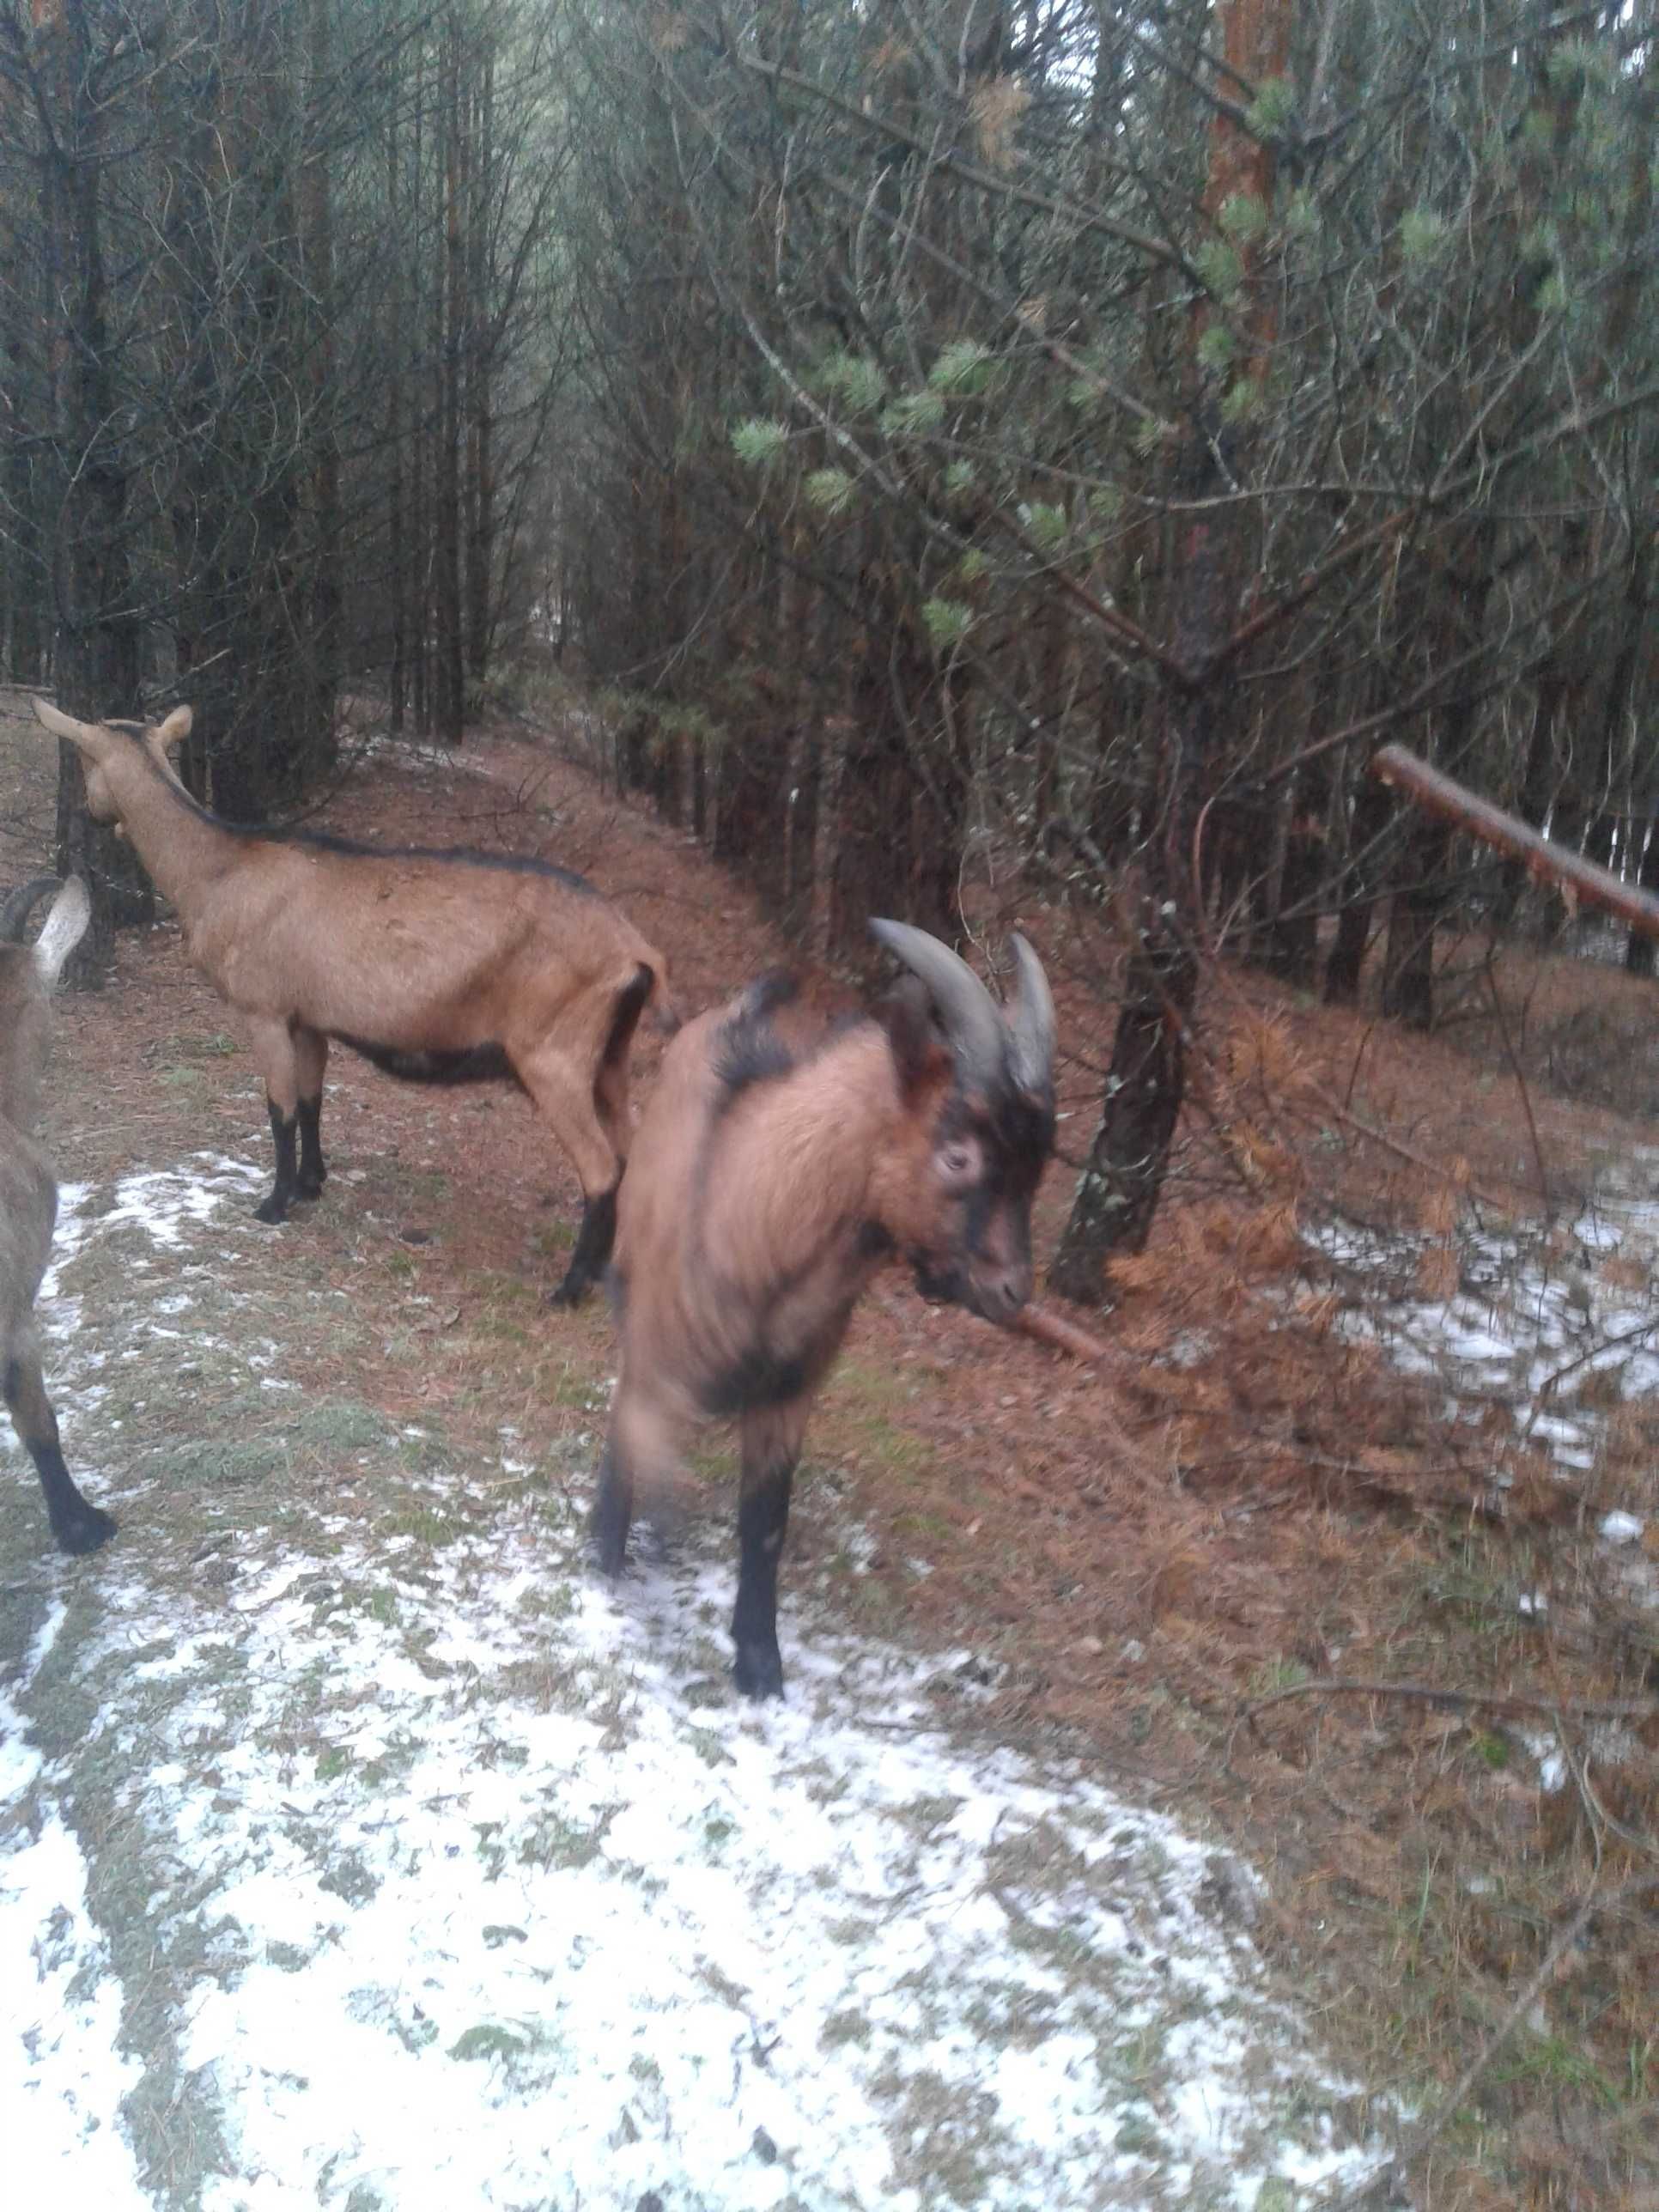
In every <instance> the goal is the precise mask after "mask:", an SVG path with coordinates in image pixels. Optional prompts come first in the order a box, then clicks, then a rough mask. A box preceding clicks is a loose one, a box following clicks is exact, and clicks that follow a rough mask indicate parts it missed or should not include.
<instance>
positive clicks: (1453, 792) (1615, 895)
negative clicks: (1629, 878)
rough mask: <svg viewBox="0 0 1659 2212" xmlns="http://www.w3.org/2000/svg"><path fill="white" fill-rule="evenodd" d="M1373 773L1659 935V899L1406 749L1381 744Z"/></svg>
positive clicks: (1541, 873)
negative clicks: (1475, 792) (1557, 841)
mask: <svg viewBox="0 0 1659 2212" xmlns="http://www.w3.org/2000/svg"><path fill="white" fill-rule="evenodd" d="M1370 771H1371V774H1372V775H1374V776H1376V777H1377V778H1378V779H1379V781H1382V782H1383V783H1386V784H1388V785H1389V786H1390V787H1392V788H1394V789H1396V790H1399V791H1401V792H1403V793H1405V795H1406V797H1407V799H1410V800H1411V801H1412V803H1413V805H1415V806H1420V807H1422V808H1423V809H1424V811H1425V812H1426V813H1430V814H1437V815H1439V816H1440V817H1441V818H1442V820H1443V821H1446V822H1449V823H1453V824H1454V825H1455V827H1456V828H1457V829H1467V830H1468V833H1469V835H1470V836H1472V837H1478V838H1480V842H1482V844H1486V845H1495V846H1496V847H1497V848H1498V851H1499V852H1500V853H1508V854H1510V855H1511V856H1512V857H1513V858H1514V859H1516V860H1520V861H1521V862H1522V863H1523V864H1524V866H1525V867H1526V869H1527V872H1528V874H1529V875H1531V876H1534V877H1535V878H1539V879H1540V880H1541V881H1543V882H1546V883H1554V884H1560V886H1561V887H1562V889H1563V890H1565V891H1566V892H1567V893H1568V894H1569V895H1570V896H1571V897H1573V898H1576V899H1582V900H1583V902H1584V903H1585V904H1586V905H1587V906H1599V907H1604V908H1606V909H1607V912H1608V913H1609V914H1612V915H1617V916H1618V917H1619V919H1620V921H1622V922H1625V923H1626V924H1627V925H1628V926H1629V927H1631V928H1632V929H1635V930H1639V931H1640V932H1641V933H1642V935H1643V936H1644V937H1659V898H1655V897H1653V896H1651V895H1650V893H1649V892H1647V891H1644V890H1638V889H1637V888H1636V886H1635V885H1634V884H1627V883H1624V882H1622V881H1621V880H1620V878H1619V877H1617V876H1615V875H1614V874H1613V872H1612V871H1611V870H1610V869H1608V868H1601V867H1598V866H1596V864H1595V861H1594V860H1585V858H1584V857H1583V854H1582V853H1575V852H1573V851H1572V850H1571V848H1569V847H1567V846H1565V845H1558V844H1557V843H1556V842H1555V841H1554V839H1553V838H1551V837H1542V836H1540V835H1539V833H1538V832H1537V830H1536V829H1528V827H1527V825H1526V823H1524V822H1522V820H1521V819H1520V818H1519V817H1518V816H1516V815H1514V814H1507V813H1505V812H1504V809H1503V808H1502V807H1501V806H1494V805H1492V801H1491V800H1490V799H1479V798H1477V797H1476V796H1475V794H1474V792H1472V791H1470V790H1469V789H1468V787H1467V786H1465V785H1463V784H1461V783H1459V782H1457V781H1456V780H1455V778H1454V777H1452V776H1449V775H1445V774H1443V771H1442V770H1441V769H1437V768H1431V767H1430V766H1429V764H1428V763H1427V762H1426V761H1420V760H1419V758H1418V757H1417V755H1416V754H1415V753H1413V752H1409V751H1407V749H1406V747H1405V746H1404V745H1384V746H1383V747H1382V748H1381V750H1379V751H1377V752H1376V753H1375V754H1373V755H1372V757H1371V762H1370Z"/></svg>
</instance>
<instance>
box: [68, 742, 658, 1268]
mask: <svg viewBox="0 0 1659 2212" xmlns="http://www.w3.org/2000/svg"><path fill="white" fill-rule="evenodd" d="M34 712H35V714H36V716H37V717H38V718H39V720H40V722H41V723H42V724H43V725H44V726H46V728H47V729H48V730H50V731H52V732H53V734H54V735H55V736H57V737H59V738H66V739H67V740H68V741H69V743H70V744H72V745H74V746H75V747H76V750H77V751H78V752H79V754H80V756H81V762H82V769H83V770H84V772H85V777H86V786H87V804H88V809H89V810H90V811H91V813H92V814H93V816H94V818H95V819H96V820H98V821H100V822H114V821H119V823H121V825H122V827H123V829H125V832H126V834H127V836H129V837H130V838H131V841H132V843H133V845H134V847H135V848H137V853H138V855H139V858H140V859H141V860H143V863H144V866H146V867H147V868H148V869H149V872H150V874H151V876H152V877H153V878H154V879H155V884H156V888H157V889H158V890H160V891H161V893H162V895H163V896H165V897H166V898H167V899H169V900H171V901H172V902H173V906H174V907H175V908H177V910H178V915H179V922H180V924H181V926H182V927H183V929H184V933H185V950H186V951H187V953H188V954H189V957H190V958H191V962H192V963H194V965H195V966H196V967H197V968H198V969H200V970H201V972H202V974H203V975H204V976H205V977H206V978H207V980H208V981H209V982H210V983H211V984H212V986H213V987H214V988H215V990H216V991H217V992H218V993H219V994H220V996H221V997H222V999H224V1000H226V1001H227V1002H228V1004H229V1005H230V1006H232V1007H233V1008H234V1010H235V1011H236V1012H237V1013H238V1014H240V1017H241V1018H242V1021H243V1024H244V1025H245V1027H246V1031H247V1035H248V1039H249V1042H250V1043H251V1045H252V1050H253V1054H254V1057H255V1060H256V1061H257V1063H258V1067H259V1071H260V1073H261V1074H262V1075H263V1077H264V1083H265V1092H266V1103H267V1107H268V1110H269V1113H270V1129H271V1139H272V1142H273V1145H274V1146H275V1150H276V1182H275V1185H274V1187H273V1188H272V1190H271V1192H270V1196H269V1197H268V1198H266V1199H265V1200H264V1203H263V1204H262V1205H261V1206H258V1208H257V1209H256V1212H257V1214H258V1218H259V1219H260V1220H261V1221H281V1220H283V1218H285V1217H286V1215H287V1213H288V1210H289V1205H290V1203H291V1202H292V1201H293V1200H295V1199H296V1198H297V1199H309V1198H315V1197H317V1196H318V1195H319V1193H320V1191H321V1189H322V1187H323V1182H324V1179H325V1176H326V1174H327V1169H326V1167H325V1164H324V1160H323V1152H322V1143H321V1114H322V1102H323V1071H324V1068H325V1065H326V1062H327V1059H328V1048H329V1045H330V1043H331V1042H337V1043H340V1044H344V1045H349V1047H350V1048H352V1049H353V1050H354V1051H356V1052H359V1053H362V1054H363V1055H364V1057H365V1058H366V1059H368V1060H372V1061H373V1062H374V1064H375V1065H376V1066H379V1067H381V1068H384V1069H385V1070H386V1072H387V1073H389V1074H392V1075H396V1076H399V1077H401V1078H403V1079H404V1080H406V1081H410V1082H426V1083H446V1084H447V1083H475V1082H483V1081H492V1080H494V1081H503V1080H504V1081H510V1082H516V1083H518V1084H519V1085H520V1086H521V1087H522V1088H523V1089H524V1090H525V1091H527V1092H528V1093H529V1095H530V1097H531V1098H532V1100H533V1102H534V1103H535V1105H536V1107H537V1109H538V1112H539V1113H540V1114H541V1115H542V1116H543V1118H544V1121H546V1122H547V1123H548V1125H549V1127H550V1128H551V1130H552V1132H553V1133H554V1135H555V1136H556V1138H557V1139H559V1141H560V1143H561V1144H562V1146H564V1148H565V1150H566V1152H568V1154H569V1155H570V1158H571V1160H572V1162H573V1164H574V1167H575V1170H576V1173H577V1175H578V1176H579V1177H580V1182H581V1187H582V1199H583V1209H582V1224H581V1231H580V1235H579V1236H578V1237H577V1239H576V1246H575V1250H574V1253H573V1254H572V1255H571V1260H570V1265H569V1267H568V1271H567V1273H566V1274H565V1277H564V1279H563V1281H562V1283H561V1284H560V1285H559V1287H558V1289H557V1291H555V1293H554V1297H555V1298H556V1300H558V1301H560V1302H562V1303H566V1304H574V1303H575V1301H576V1300H577V1299H579V1298H580V1297H581V1296H582V1294H583V1293H584V1292H585V1291H586V1290H587V1289H588V1288H589V1286H590V1285H592V1282H593V1281H594V1280H595V1279H596V1278H597V1277H598V1276H599V1273H601V1272H602V1270H603V1268H604V1267H605V1261H606V1259H607V1257H608V1256H609V1254H610V1250H611V1240H612V1237H613V1236H614V1233H615V1225H616V1206H617V1184H618V1182H620V1181H621V1178H622V1171H623V1164H624V1162H625V1160H626V1158H627V1154H628V1146H629V1112H628V1068H629V1051H630V1048H631V1046H632V1043H633V1038H634V1031H635V1025H636V1024H637V1023H638V1021H639V1018H640V1015H641V1012H643V1010H644V1008H645V1006H646V1005H647V1002H648V1001H649V1000H652V998H653V996H654V997H655V999H656V1000H657V1003H658V1006H659V1010H660V1011H661V1012H662V1013H663V1014H664V1016H665V1018H671V1016H670V1011H669V1008H668V1003H667V976H666V970H665V967H664V963H663V960H662V956H661V955H660V954H659V952H658V951H656V950H655V949H654V947H653V946H652V945H648V944H647V942H646V940H645V939H644V938H643V937H641V934H640V933H639V932H638V931H637V930H636V929H635V927H634V926H633V925H632V923H631V922H629V921H628V920H627V919H626V918H625V917H624V916H623V915H622V914H621V913H619V912H618V910H617V908H615V907H614V906H612V905H611V902H609V900H607V899H605V898H604V897H603V896H601V895H600V894H599V892H598V891H596V890H594V889H593V888H592V885H591V884H588V883H586V881H584V879H583V878H581V877H580V876H577V875H573V874H571V873H569V872H568V871H567V870H565V869H562V868H556V867H554V866H551V865H550V864H549V863H547V862H545V861H539V860H523V859H519V858H515V857H513V856H510V855H506V854H483V853H472V852H461V851H457V852H428V851H423V850H415V849H411V850H397V849H394V848H376V847H372V846H363V845H356V844H353V843H350V842H348V841H346V840H344V839H343V838H336V837H325V836H313V835H309V834H306V833H302V832H298V831H290V832H285V833H274V832H266V831H263V830H256V829H240V828H238V827H237V826H235V825H234V824H233V823H226V822H222V821H221V820H220V819H219V818H218V817H216V815H213V814H210V813H209V812H208V811H206V810H205V809H204V808H203V807H201V806H198V805H197V803H196V802H195V800H194V799H191V796H190V795H189V793H187V792H186V791H185V787H184V786H183V785H182V784H181V783H180V782H179V780H178V778H177V777H176V776H175V775H173V774H172V773H171V770H170V768H169V766H168V763H167V750H168V748H169V747H170V746H172V745H174V744H178V743H179V741H180V740H181V739H182V738H184V737H185V736H186V735H187V734H188V732H189V729H190V724H191V715H190V709H189V708H187V707H180V708H177V709H175V711H174V712H173V714H169V715H168V717H167V720H165V721H164V722H162V723H161V724H160V725H159V726H155V727H153V728H149V729H147V728H146V727H145V726H143V724H141V723H136V722H78V721H76V720H73V719H72V718H71V717H70V715H68V714H63V713H61V712H60V711H59V710H58V708H55V707H51V706H48V705H47V704H46V702H44V701H43V700H40V699H37V700H36V701H35V702H34Z"/></svg>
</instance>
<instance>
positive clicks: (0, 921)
mask: <svg viewBox="0 0 1659 2212" xmlns="http://www.w3.org/2000/svg"><path fill="white" fill-rule="evenodd" d="M58 888H59V885H58V878H57V877H56V876H35V877H33V878H31V880H30V881H29V882H28V883H26V884H22V885H21V887H20V888H19V889H18V890H15V891H13V892H12V893H11V895H10V896H9V897H8V898H7V899H5V900H4V901H3V902H0V945H21V943H22V941H23V926H24V924H25V923H26V922H27V920H28V918H29V914H30V911H31V909H32V908H34V907H36V906H38V905H39V904H40V901H41V900H42V899H43V898H45V896H46V893H47V892H48V891H55V890H58Z"/></svg>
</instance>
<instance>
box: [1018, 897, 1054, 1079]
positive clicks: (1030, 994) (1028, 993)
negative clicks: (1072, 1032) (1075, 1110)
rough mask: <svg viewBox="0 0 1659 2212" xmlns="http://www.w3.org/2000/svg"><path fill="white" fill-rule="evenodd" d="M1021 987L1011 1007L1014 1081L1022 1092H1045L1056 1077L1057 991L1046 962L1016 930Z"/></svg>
mask: <svg viewBox="0 0 1659 2212" xmlns="http://www.w3.org/2000/svg"><path fill="white" fill-rule="evenodd" d="M1008 941H1009V943H1010V944H1011V945H1012V947H1013V951H1014V968H1015V971H1016V973H1017V974H1018V978H1019V987H1018V991H1017V993H1016V994H1015V997H1014V1002H1013V1004H1012V1006H1010V1007H1009V1009H1008V1012H1007V1016H1006V1019H1007V1023H1008V1034H1009V1036H1010V1037H1011V1039H1012V1042H1013V1048H1014V1052H1013V1059H1014V1080H1015V1082H1016V1083H1018V1085H1019V1087H1020V1089H1021V1090H1022V1091H1046V1090H1047V1089H1048V1085H1050V1084H1051V1083H1052V1082H1053V1081H1054V1037H1055V1034H1056V1027H1057V1025H1056V1024H1055V1021H1054V994H1053V993H1052V992H1051V991H1050V990H1049V988H1048V977H1047V976H1046V975H1044V974H1043V972H1042V962H1041V961H1040V960H1039V959H1038V958H1037V957H1036V953H1035V952H1033V951H1032V950H1031V948H1030V945H1028V944H1027V943H1026V941H1025V939H1024V938H1023V937H1022V936H1021V935H1020V933H1019V932H1018V930H1015V932H1014V933H1013V935H1012V937H1011V938H1010V939H1009V940H1008Z"/></svg>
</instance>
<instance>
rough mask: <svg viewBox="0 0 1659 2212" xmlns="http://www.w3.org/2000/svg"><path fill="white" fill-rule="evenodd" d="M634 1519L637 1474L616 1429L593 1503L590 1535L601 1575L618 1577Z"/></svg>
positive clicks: (608, 1440) (608, 1441) (609, 1440)
mask: <svg viewBox="0 0 1659 2212" xmlns="http://www.w3.org/2000/svg"><path fill="white" fill-rule="evenodd" d="M633 1518H634V1471H633V1469H632V1468H630V1467H629V1466H628V1465H627V1463H626V1462H625V1461H624V1459H623V1454H622V1452H621V1450H620V1449H618V1447H617V1437H616V1431H615V1430H614V1429H613V1430H612V1431H611V1435H610V1436H609V1437H606V1439H605V1457H604V1458H603V1460H601V1461H600V1462H599V1496H598V1497H597V1498H595V1499H594V1501H593V1516H592V1520H591V1521H590V1522H589V1523H588V1535H589V1537H590V1538H591V1540H592V1545H593V1550H594V1554H595V1556H596V1558H597V1559H598V1560H599V1570H600V1571H601V1573H603V1574H607V1575H613V1576H614V1575H619V1574H620V1573H621V1572H622V1570H623V1559H625V1558H626V1556H627V1553H628V1529H629V1522H631V1521H632V1520H633Z"/></svg>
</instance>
